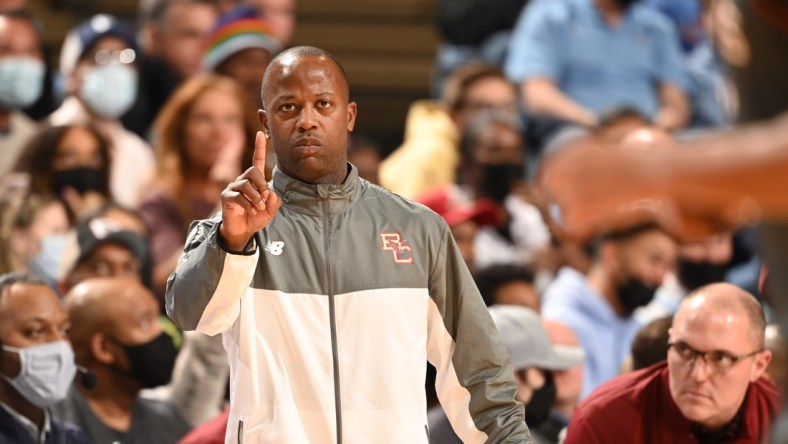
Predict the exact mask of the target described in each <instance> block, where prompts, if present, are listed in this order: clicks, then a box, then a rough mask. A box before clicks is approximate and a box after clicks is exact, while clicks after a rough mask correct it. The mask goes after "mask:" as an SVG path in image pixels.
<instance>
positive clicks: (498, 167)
mask: <svg viewBox="0 0 788 444" xmlns="http://www.w3.org/2000/svg"><path fill="white" fill-rule="evenodd" d="M523 175H524V167H523V165H522V164H519V163H499V164H495V165H483V166H482V177H481V181H480V182H479V196H478V197H486V198H488V199H492V200H494V201H496V202H501V203H502V202H503V201H504V200H505V199H506V196H508V195H509V192H510V191H511V189H512V186H514V184H515V183H516V182H517V181H518V180H521V179H523Z"/></svg>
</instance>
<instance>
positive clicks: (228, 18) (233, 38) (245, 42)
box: [202, 6, 282, 71]
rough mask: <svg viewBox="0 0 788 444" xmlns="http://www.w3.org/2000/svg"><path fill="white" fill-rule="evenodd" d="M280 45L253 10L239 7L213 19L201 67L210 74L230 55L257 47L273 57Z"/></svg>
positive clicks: (266, 24) (261, 18)
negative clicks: (214, 20)
mask: <svg viewBox="0 0 788 444" xmlns="http://www.w3.org/2000/svg"><path fill="white" fill-rule="evenodd" d="M281 46H282V45H281V44H280V43H279V42H278V41H277V40H276V39H275V38H274V37H273V36H272V35H271V31H270V28H269V26H268V23H267V22H266V21H265V20H264V19H263V17H262V16H260V15H259V14H258V12H257V10H256V9H254V8H252V7H250V6H239V7H237V8H235V9H232V10H231V11H229V12H227V13H226V14H224V15H222V16H221V17H219V19H218V20H216V23H215V24H214V26H213V29H212V30H211V32H210V33H209V34H208V36H207V38H206V40H205V53H204V55H203V59H202V62H203V68H204V69H205V70H206V71H214V70H216V67H217V66H219V64H221V63H222V62H223V61H225V60H227V58H229V57H230V56H231V55H233V54H235V53H237V52H239V51H242V50H244V49H250V48H260V49H264V50H266V51H268V52H269V53H270V54H271V56H274V55H276V53H277V52H279V50H280V49H281Z"/></svg>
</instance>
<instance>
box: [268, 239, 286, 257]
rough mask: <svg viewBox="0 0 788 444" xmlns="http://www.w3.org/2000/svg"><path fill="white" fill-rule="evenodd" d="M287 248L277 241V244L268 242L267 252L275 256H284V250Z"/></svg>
mask: <svg viewBox="0 0 788 444" xmlns="http://www.w3.org/2000/svg"><path fill="white" fill-rule="evenodd" d="M284 247H285V243H284V242H282V241H275V242H268V244H267V245H266V246H265V251H267V252H269V253H271V254H273V255H274V256H279V255H280V254H282V249H283V248H284Z"/></svg>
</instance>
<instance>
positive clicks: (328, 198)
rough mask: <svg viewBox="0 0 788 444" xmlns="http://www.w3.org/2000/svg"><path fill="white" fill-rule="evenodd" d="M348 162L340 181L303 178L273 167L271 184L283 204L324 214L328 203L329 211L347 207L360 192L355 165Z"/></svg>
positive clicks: (312, 213)
mask: <svg viewBox="0 0 788 444" xmlns="http://www.w3.org/2000/svg"><path fill="white" fill-rule="evenodd" d="M347 165H348V169H349V172H348V175H347V178H346V179H345V181H344V182H343V183H341V184H339V185H333V184H311V183H306V182H302V181H300V180H298V179H295V178H292V177H290V176H288V175H287V174H285V173H283V172H282V170H280V169H279V168H278V167H275V168H274V171H273V180H272V182H273V188H274V191H275V192H276V193H277V194H278V195H279V198H280V199H281V200H282V206H286V207H288V208H290V209H292V210H293V211H296V212H299V213H304V214H309V215H313V216H317V215H321V214H323V211H324V208H325V205H328V211H329V215H334V214H337V213H340V212H342V211H344V210H345V209H347V208H348V207H350V206H351V205H352V204H353V203H354V202H355V201H356V200H357V197H358V196H359V194H360V192H361V180H360V179H359V177H358V169H357V168H356V167H355V166H354V165H352V164H350V163H348V164H347ZM324 201H325V203H324Z"/></svg>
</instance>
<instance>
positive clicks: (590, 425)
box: [564, 283, 780, 444]
mask: <svg viewBox="0 0 788 444" xmlns="http://www.w3.org/2000/svg"><path fill="white" fill-rule="evenodd" d="M765 328H766V322H765V319H764V315H763V310H762V309H761V306H760V305H759V304H758V302H757V300H756V299H755V297H753V296H752V295H751V294H749V293H747V292H746V291H744V290H742V289H740V288H738V287H736V286H734V285H731V284H726V283H718V284H711V285H707V286H705V287H701V288H700V289H698V290H696V291H695V292H693V293H691V294H690V295H689V296H687V297H686V298H685V300H684V301H683V302H682V304H681V305H680V306H679V309H678V311H677V312H676V316H675V318H674V320H673V326H672V327H671V329H670V336H669V337H670V340H669V347H668V355H667V361H665V362H660V363H658V364H655V365H653V366H651V367H648V368H646V369H643V370H640V371H637V372H633V373H629V374H627V375H623V376H619V377H617V378H615V379H613V380H611V381H610V382H608V383H606V384H604V385H602V386H600V387H599V388H598V389H597V390H596V391H595V392H594V393H592V394H591V395H590V396H589V397H588V398H587V399H586V400H585V401H584V402H583V403H582V404H580V405H579V406H578V408H577V410H575V413H574V415H573V417H572V421H571V422H570V423H569V431H568V434H567V437H566V440H565V441H564V442H565V443H566V444H575V443H610V442H627V443H677V442H680V443H731V442H736V443H753V444H757V443H761V442H764V441H765V439H766V437H767V436H768V433H769V430H770V426H771V424H772V421H773V419H774V418H775V416H776V415H777V414H778V412H779V410H780V400H779V399H780V395H779V392H778V390H777V388H776V387H774V385H772V384H771V383H770V382H768V381H767V380H766V379H764V378H762V377H761V376H762V375H763V374H764V371H765V370H766V367H767V366H768V365H769V362H770V361H771V358H772V355H771V352H770V351H768V350H766V349H765V348H764V331H765Z"/></svg>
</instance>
